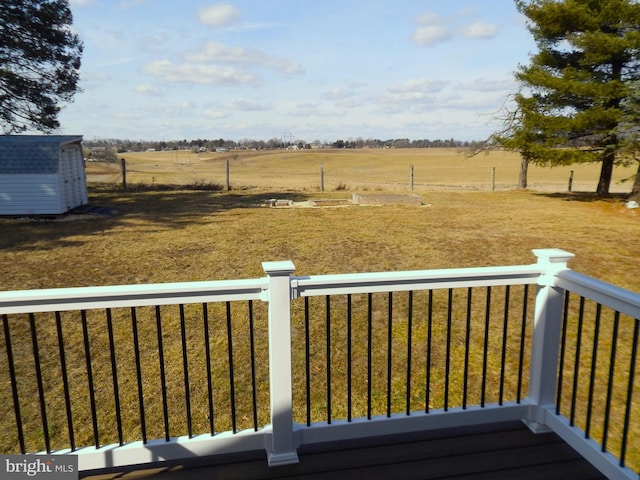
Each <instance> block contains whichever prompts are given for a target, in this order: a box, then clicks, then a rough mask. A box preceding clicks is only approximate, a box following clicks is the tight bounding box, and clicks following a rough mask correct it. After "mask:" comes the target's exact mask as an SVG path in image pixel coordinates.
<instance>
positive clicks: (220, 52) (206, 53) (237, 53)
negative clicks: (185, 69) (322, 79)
mask: <svg viewBox="0 0 640 480" xmlns="http://www.w3.org/2000/svg"><path fill="white" fill-rule="evenodd" d="M185 59H186V60H187V61H188V62H193V63H228V64H243V65H253V66H259V67H263V68H268V69H271V70H275V71H277V72H280V73H283V74H286V75H294V74H298V73H302V72H303V70H302V67H301V66H300V64H299V63H297V62H294V61H292V60H287V59H284V58H280V57H276V56H273V55H270V54H268V53H265V52H262V51H260V50H254V49H251V48H243V47H231V46H228V45H225V44H223V43H220V42H208V43H207V44H205V45H204V47H202V48H201V49H200V50H198V51H195V52H191V53H188V54H187V55H186V56H185Z"/></svg>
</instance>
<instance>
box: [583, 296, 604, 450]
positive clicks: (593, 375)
mask: <svg viewBox="0 0 640 480" xmlns="http://www.w3.org/2000/svg"><path fill="white" fill-rule="evenodd" d="M601 311H602V305H600V304H599V303H598V304H597V305H596V322H595V327H594V331H593V350H592V352H591V375H590V378H589V397H588V400H587V422H586V427H585V430H584V438H589V437H590V432H591V414H592V412H593V390H594V384H595V381H596V368H597V366H598V343H599V336H600V312H601Z"/></svg>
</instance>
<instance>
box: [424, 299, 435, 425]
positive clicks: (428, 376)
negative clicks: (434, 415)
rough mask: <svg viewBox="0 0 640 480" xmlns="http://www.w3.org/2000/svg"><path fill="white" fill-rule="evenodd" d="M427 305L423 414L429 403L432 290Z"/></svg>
mask: <svg viewBox="0 0 640 480" xmlns="http://www.w3.org/2000/svg"><path fill="white" fill-rule="evenodd" d="M428 302H429V303H428V304H427V365H426V379H425V383H426V385H425V406H424V413H429V409H430V407H429V402H430V401H431V339H432V336H433V290H429V300H428Z"/></svg>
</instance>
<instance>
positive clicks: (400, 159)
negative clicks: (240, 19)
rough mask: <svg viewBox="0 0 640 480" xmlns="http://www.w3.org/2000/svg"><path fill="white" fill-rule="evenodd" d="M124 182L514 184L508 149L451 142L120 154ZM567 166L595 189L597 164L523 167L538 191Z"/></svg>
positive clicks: (104, 169)
mask: <svg viewBox="0 0 640 480" xmlns="http://www.w3.org/2000/svg"><path fill="white" fill-rule="evenodd" d="M120 158H124V159H125V160H126V162H127V182H128V183H130V184H136V183H143V184H147V185H149V184H154V183H155V184H163V183H169V184H182V185H185V184H196V183H201V184H209V183H215V184H219V185H224V184H225V182H226V166H225V164H226V162H227V161H228V162H229V170H230V184H231V187H232V188H236V189H242V188H247V187H253V188H255V187H258V188H276V189H281V188H284V189H298V190H305V191H317V190H318V189H319V187H320V168H321V166H322V168H323V170H324V186H325V191H332V190H336V189H348V190H385V191H386V190H394V191H403V190H404V191H406V190H409V189H410V183H409V175H410V166H411V165H413V166H414V191H416V192H426V191H432V190H461V189H462V190H491V188H492V175H493V173H492V171H493V168H495V188H496V190H505V189H513V188H515V187H516V186H517V184H518V173H519V169H520V161H519V156H518V155H517V154H515V153H512V152H490V153H487V154H480V155H478V156H476V157H473V158H467V157H465V154H464V152H462V151H459V150H455V149H388V150H369V149H363V150H306V151H277V152H274V151H265V152H252V151H242V152H228V153H211V152H205V153H192V152H189V151H172V152H144V153H125V154H121V155H120ZM572 170H573V171H574V178H573V189H572V190H573V191H595V188H596V184H597V181H598V176H599V173H600V170H599V165H595V164H585V165H572V166H567V167H556V168H542V167H536V166H534V165H532V166H530V167H529V188H530V189H532V190H539V191H555V192H563V191H567V186H568V181H569V176H570V172H571V171H572ZM120 171H121V167H120V163H112V164H107V163H102V162H89V163H88V164H87V172H88V180H89V181H94V182H110V183H118V182H120V181H121V173H120ZM634 173H635V170H634V169H633V168H622V167H619V168H616V169H615V171H614V180H613V182H612V184H611V191H612V192H629V191H630V189H631V182H622V180H624V179H627V178H629V177H631V176H632V175H633V174H634Z"/></svg>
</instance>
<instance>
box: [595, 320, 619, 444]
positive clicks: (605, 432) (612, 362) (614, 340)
mask: <svg viewBox="0 0 640 480" xmlns="http://www.w3.org/2000/svg"><path fill="white" fill-rule="evenodd" d="M619 326H620V312H618V311H616V312H615V314H614V318H613V332H612V334H611V356H610V359H609V382H608V384H607V400H606V402H605V408H604V426H603V427H602V442H600V443H601V445H602V451H603V452H606V451H607V440H608V438H609V419H610V415H611V399H612V393H613V375H614V373H615V366H616V350H617V349H618V327H619Z"/></svg>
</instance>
